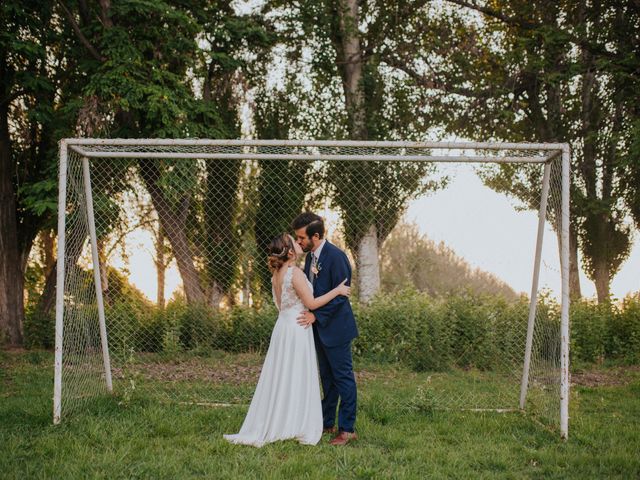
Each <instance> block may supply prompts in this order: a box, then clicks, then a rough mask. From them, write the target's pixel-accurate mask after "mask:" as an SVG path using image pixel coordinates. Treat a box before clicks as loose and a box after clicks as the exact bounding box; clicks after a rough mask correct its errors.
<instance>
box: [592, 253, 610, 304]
mask: <svg viewBox="0 0 640 480" xmlns="http://www.w3.org/2000/svg"><path fill="white" fill-rule="evenodd" d="M593 270H594V271H593V276H594V283H595V285H596V294H597V295H598V303H605V302H608V301H609V293H610V292H609V284H610V281H611V280H610V278H609V265H608V264H607V261H606V259H605V258H599V259H598V260H596V262H595V264H594V269H593Z"/></svg>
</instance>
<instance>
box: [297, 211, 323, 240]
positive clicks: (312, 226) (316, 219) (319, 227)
mask: <svg viewBox="0 0 640 480" xmlns="http://www.w3.org/2000/svg"><path fill="white" fill-rule="evenodd" d="M291 227H292V228H293V229H294V230H298V229H300V228H304V227H307V229H306V232H307V237H309V238H311V237H313V236H314V235H315V234H316V233H317V234H318V238H324V220H323V219H322V217H321V216H320V215H316V214H315V213H313V212H304V213H301V214H300V215H298V216H297V217H296V218H294V219H293V222H292V223H291Z"/></svg>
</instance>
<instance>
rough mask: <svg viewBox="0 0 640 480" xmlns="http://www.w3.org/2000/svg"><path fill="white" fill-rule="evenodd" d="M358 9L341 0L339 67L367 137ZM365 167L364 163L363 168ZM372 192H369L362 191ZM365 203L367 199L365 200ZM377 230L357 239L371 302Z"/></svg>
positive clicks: (356, 122)
mask: <svg viewBox="0 0 640 480" xmlns="http://www.w3.org/2000/svg"><path fill="white" fill-rule="evenodd" d="M358 17H359V12H358V1H357V0H338V18H339V34H340V48H341V50H340V51H338V55H337V58H338V64H339V65H338V68H339V70H340V71H341V74H342V85H343V90H344V96H345V104H346V105H345V106H346V110H347V114H348V116H349V137H350V138H351V140H367V138H368V132H367V125H366V118H367V111H366V106H365V92H364V84H363V67H364V65H363V55H362V45H361V41H360V35H359V30H358V24H359V19H358ZM364 167H365V166H363V168H364ZM361 194H362V195H367V196H368V195H369V192H361ZM363 200H364V201H363V202H362V203H363V204H364V205H366V204H367V203H368V199H363ZM378 253H379V252H378V232H377V229H376V226H375V225H374V224H372V225H370V226H369V228H368V230H367V233H366V234H365V235H364V236H363V237H362V238H361V239H360V240H359V241H358V252H357V255H356V258H357V268H358V291H359V295H360V297H359V298H360V301H361V302H365V303H366V302H369V301H370V300H371V299H372V298H373V297H374V296H375V294H376V293H378V291H379V290H380V262H379V254H378Z"/></svg>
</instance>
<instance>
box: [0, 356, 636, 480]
mask: <svg viewBox="0 0 640 480" xmlns="http://www.w3.org/2000/svg"><path fill="white" fill-rule="evenodd" d="M51 362H52V356H51V354H50V353H47V352H23V353H2V352H0V366H1V369H0V478H3V479H4V478H8V479H12V478H19V479H21V480H23V479H31V478H64V479H67V478H154V479H161V478H171V479H173V478H230V479H237V478H580V479H586V478H625V479H627V478H638V477H639V476H640V454H639V452H640V420H639V419H640V370H638V369H637V368H629V369H620V368H616V369H600V370H592V371H586V372H582V373H580V375H574V378H576V379H578V380H580V382H581V383H582V384H583V385H582V386H575V387H574V388H573V396H572V403H571V422H570V438H569V440H568V441H567V442H563V441H561V440H560V439H559V435H558V432H557V431H554V430H553V429H550V428H548V427H546V426H545V425H543V424H541V423H540V422H538V421H536V420H535V419H534V418H531V417H530V416H527V415H525V414H521V413H505V414H497V413H472V412H459V411H441V410H435V411H428V410H427V412H426V413H420V412H415V411H411V410H409V409H408V408H407V401H405V399H401V398H399V397H398V396H400V395H406V391H405V390H403V389H402V388H399V387H400V386H401V385H402V384H403V383H404V384H407V385H410V384H414V385H415V382H416V377H415V376H410V375H409V374H407V378H406V379H405V381H404V382H403V378H402V377H399V378H398V376H397V375H395V378H394V379H393V382H392V383H391V384H390V383H389V382H388V381H379V382H376V381H374V380H370V381H368V383H367V388H366V395H364V397H363V398H362V401H361V402H360V408H359V416H358V424H357V428H358V432H359V435H360V437H361V438H360V440H359V441H358V442H357V443H355V444H353V445H349V446H347V447H346V448H335V447H330V446H329V445H328V444H327V440H328V439H327V438H324V439H323V441H322V443H321V445H319V446H316V447H309V446H301V445H298V444H297V443H295V442H293V441H291V442H280V443H277V444H272V445H267V446H265V447H263V448H262V449H255V448H251V447H242V446H236V445H230V444H227V443H226V442H225V441H224V440H222V434H223V433H232V432H236V431H237V430H238V428H239V427H240V424H241V422H242V419H243V415H244V412H245V409H244V408H242V407H224V408H221V407H218V408H212V407H202V406H190V405H180V404H177V403H175V402H174V403H166V402H157V401H152V400H149V399H147V398H145V397H144V396H143V395H142V394H141V392H136V393H135V394H134V395H133V396H132V397H131V398H130V399H128V400H127V401H123V397H121V396H120V397H114V398H102V399H97V400H95V401H91V403H89V404H88V405H87V406H86V409H85V410H83V412H82V413H76V414H75V415H73V416H71V417H70V418H68V419H67V420H66V421H65V422H63V424H61V425H59V426H53V425H51V410H52V407H51V392H52V383H53V380H52V368H51ZM440 381H443V380H442V379H441V380H440ZM456 381H457V380H456V377H455V376H452V379H451V382H456ZM460 382H462V380H460ZM374 400H375V401H374ZM409 403H410V402H409Z"/></svg>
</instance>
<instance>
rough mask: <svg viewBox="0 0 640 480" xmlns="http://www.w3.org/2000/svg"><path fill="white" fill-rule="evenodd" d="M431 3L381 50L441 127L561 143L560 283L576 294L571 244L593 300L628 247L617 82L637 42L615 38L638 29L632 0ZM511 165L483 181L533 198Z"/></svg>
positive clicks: (532, 185)
mask: <svg viewBox="0 0 640 480" xmlns="http://www.w3.org/2000/svg"><path fill="white" fill-rule="evenodd" d="M433 13H434V11H433V9H431V10H429V9H424V10H423V11H421V15H420V17H419V18H416V22H415V25H416V27H417V26H419V28H420V30H419V32H418V35H417V38H418V39H420V40H419V42H415V41H410V42H404V43H403V44H401V45H397V46H395V48H394V49H393V50H389V51H388V52H386V53H385V55H384V58H385V61H389V62H390V63H392V64H394V65H396V66H398V68H400V69H402V70H403V71H404V72H405V73H406V74H407V75H408V76H409V77H410V78H412V79H413V80H414V81H415V82H416V84H417V85H422V86H423V88H424V89H425V97H424V101H425V103H426V104H428V106H429V110H430V112H429V114H428V115H429V116H428V118H429V119H431V120H433V119H436V120H437V121H438V123H440V124H442V125H444V126H445V128H446V129H447V130H448V131H449V132H451V133H455V134H458V135H464V136H466V137H468V138H473V139H479V138H481V139H486V138H496V139H504V140H512V141H541V142H558V141H567V142H570V143H571V145H572V159H573V168H572V170H573V176H572V179H573V181H572V186H571V195H572V204H571V208H572V213H573V216H572V221H571V233H572V235H571V236H572V238H573V239H574V240H573V241H572V242H571V244H570V250H571V273H572V278H571V285H572V289H573V293H574V294H576V293H578V291H579V283H578V276H577V273H578V268H577V251H578V248H580V249H581V251H582V254H583V260H584V265H585V268H586V271H587V274H588V275H589V276H590V278H591V279H592V280H594V282H595V284H596V289H597V292H598V299H599V300H600V301H604V300H606V299H607V298H608V296H609V283H610V280H611V278H612V277H613V275H614V274H615V273H616V272H617V270H618V269H619V268H620V265H621V264H622V262H623V261H624V259H625V258H626V257H627V255H628V253H629V248H630V242H629V235H630V227H629V226H628V225H627V224H626V223H625V220H624V219H625V216H626V215H627V213H628V212H629V211H630V208H631V206H630V204H629V202H628V200H629V199H631V198H633V193H632V191H630V190H629V189H628V187H629V186H628V182H626V181H625V180H624V178H625V177H626V175H625V174H624V172H625V171H628V168H629V167H622V166H623V165H630V164H633V162H628V161H626V160H625V158H628V152H629V151H630V147H631V142H630V139H631V137H632V134H631V131H632V129H633V126H632V125H633V121H632V118H633V117H632V115H631V114H630V112H631V111H632V110H633V109H632V108H630V107H631V105H634V104H637V102H636V101H635V99H637V93H635V92H631V91H629V90H627V89H625V88H622V86H623V85H629V82H628V79H629V78H630V77H631V78H633V77H636V78H637V71H636V73H635V74H634V73H633V72H634V67H633V65H637V55H636V56H635V57H634V50H633V49H634V48H635V49H636V50H637V42H636V43H635V45H636V46H634V47H628V46H626V45H625V46H623V45H622V43H623V42H622V41H621V40H620V37H622V36H623V35H624V38H626V39H628V38H630V37H629V36H631V37H634V35H635V38H637V31H635V30H636V29H634V27H633V25H637V21H638V20H637V18H638V12H637V8H636V7H634V5H633V2H625V3H624V4H623V5H618V3H617V2H608V3H605V4H602V3H585V2H568V3H566V2H565V3H557V2H550V1H549V2H546V1H545V2H533V3H532V2H523V1H520V0H508V1H502V2H497V3H496V2H491V3H489V2H468V1H464V0H460V1H458V0H451V1H449V2H447V4H446V5H445V6H444V7H442V9H441V11H439V12H438V15H433ZM430 18H435V19H436V20H432V21H430ZM420 19H421V20H422V22H421V21H419V20H420ZM622 32H625V33H624V34H623V33H622ZM626 43H627V44H628V43H629V42H628V40H627V42H626ZM631 44H632V45H634V42H631ZM416 49H417V51H418V52H419V53H418V54H417V55H416V53H415V52H416ZM635 53H636V54H637V52H635ZM625 77H626V78H627V81H626V82H625V81H622V82H621V81H620V80H622V79H623V78H625ZM435 92H441V94H440V96H439V97H436V96H435V95H436V93H435ZM452 111H455V112H457V113H458V114H457V115H456V116H451V114H450V112H452ZM506 168H507V167H506ZM512 173H513V172H510V171H509V172H505V170H502V171H500V172H497V173H496V175H497V176H496V177H494V179H495V180H497V181H496V182H493V183H494V185H495V184H500V185H503V188H504V191H506V192H508V193H510V194H512V195H514V196H516V197H517V198H519V199H520V200H522V201H523V202H525V203H527V201H528V200H527V199H526V198H522V197H521V196H520V197H518V192H517V191H516V190H521V191H522V192H525V195H526V196H527V197H528V198H535V197H539V185H540V182H539V181H538V178H535V177H531V176H528V181H526V182H523V183H520V184H519V185H515V184H514V185H512V187H508V186H507V185H508V183H507V181H508V180H510V179H516V180H517V179H518V177H517V176H510V175H511V174H512ZM526 177H527V175H526V174H525V175H524V176H520V177H519V180H518V182H520V181H522V180H524V179H525V178H526ZM626 178H628V177H626ZM631 190H632V189H631ZM625 199H626V200H625ZM531 207H533V204H531ZM536 208H537V206H536Z"/></svg>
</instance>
